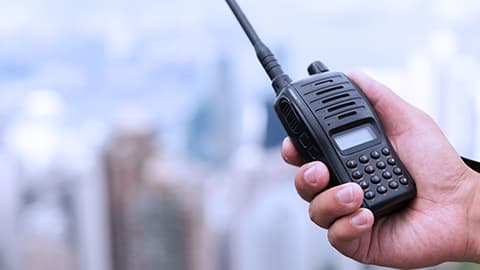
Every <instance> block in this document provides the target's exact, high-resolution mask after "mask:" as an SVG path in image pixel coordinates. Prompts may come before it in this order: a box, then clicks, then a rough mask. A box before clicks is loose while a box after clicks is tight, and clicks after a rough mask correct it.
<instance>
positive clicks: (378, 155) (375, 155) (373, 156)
mask: <svg viewBox="0 0 480 270" xmlns="http://www.w3.org/2000/svg"><path fill="white" fill-rule="evenodd" d="M370 156H371V157H372V158H374V159H378V158H380V153H379V152H378V151H373V152H372V153H370Z"/></svg>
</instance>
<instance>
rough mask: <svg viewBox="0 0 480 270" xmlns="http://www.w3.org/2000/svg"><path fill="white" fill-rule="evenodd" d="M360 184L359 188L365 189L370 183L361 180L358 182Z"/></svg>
mask: <svg viewBox="0 0 480 270" xmlns="http://www.w3.org/2000/svg"><path fill="white" fill-rule="evenodd" d="M358 184H359V185H360V187H361V188H363V189H367V188H368V186H370V184H369V183H368V182H367V181H362V182H360V183H358Z"/></svg>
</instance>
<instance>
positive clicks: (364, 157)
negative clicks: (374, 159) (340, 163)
mask: <svg viewBox="0 0 480 270" xmlns="http://www.w3.org/2000/svg"><path fill="white" fill-rule="evenodd" d="M358 160H359V161H360V162H361V163H367V162H368V160H369V159H368V157H367V156H365V155H363V156H360V157H359V158H358Z"/></svg>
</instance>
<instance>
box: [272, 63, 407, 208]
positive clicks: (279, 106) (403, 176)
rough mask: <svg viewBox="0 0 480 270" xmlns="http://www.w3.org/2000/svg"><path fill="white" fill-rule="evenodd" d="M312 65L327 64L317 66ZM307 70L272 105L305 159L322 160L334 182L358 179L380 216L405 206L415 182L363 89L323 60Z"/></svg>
mask: <svg viewBox="0 0 480 270" xmlns="http://www.w3.org/2000/svg"><path fill="white" fill-rule="evenodd" d="M313 66H321V67H323V68H321V69H316V70H317V71H318V72H314V71H312V70H315V68H312V67H313ZM309 71H311V72H310V74H311V76H310V77H309V78H307V79H304V80H301V81H297V82H294V83H291V84H290V85H288V86H286V87H284V89H283V90H281V91H280V93H279V95H278V96H277V98H276V101H275V105H274V106H275V111H276V112H277V115H278V117H279V119H280V121H281V122H282V125H283V127H284V128H285V130H286V131H287V134H288V135H289V136H290V138H291V140H292V142H293V144H294V146H295V148H296V149H297V151H298V152H299V153H300V154H301V156H302V158H303V160H304V161H305V162H310V161H314V160H320V161H323V162H324V163H325V164H326V165H327V166H328V168H329V171H330V182H329V183H330V186H336V185H340V184H344V183H348V182H354V183H357V184H359V185H360V187H362V189H363V190H364V202H363V205H362V206H363V207H366V208H369V209H371V210H372V212H373V213H374V214H375V216H376V217H381V216H384V215H386V214H388V213H391V212H393V211H395V210H397V209H399V208H401V207H403V206H404V205H405V204H406V203H408V202H409V201H410V200H411V199H412V198H413V197H415V195H416V188H415V182H414V180H413V179H412V177H411V176H410V174H409V173H408V171H407V169H406V168H405V166H404V165H403V163H402V162H401V160H400V159H399V158H398V156H397V154H396V153H395V151H394V149H393V147H392V145H391V143H390V141H389V140H388V138H387V137H386V135H385V133H384V132H383V127H382V125H381V122H380V120H379V119H378V116H377V115H376V113H375V111H374V109H373V108H372V106H371V105H370V103H369V102H368V100H367V98H366V97H365V95H364V94H363V93H362V91H360V90H359V89H358V87H357V86H356V85H355V84H354V83H353V82H352V81H351V80H350V79H349V78H348V77H347V76H346V75H344V74H343V73H339V72H329V71H327V70H326V69H325V68H324V66H323V65H322V64H321V63H319V62H315V63H313V64H312V65H311V66H310V68H309Z"/></svg>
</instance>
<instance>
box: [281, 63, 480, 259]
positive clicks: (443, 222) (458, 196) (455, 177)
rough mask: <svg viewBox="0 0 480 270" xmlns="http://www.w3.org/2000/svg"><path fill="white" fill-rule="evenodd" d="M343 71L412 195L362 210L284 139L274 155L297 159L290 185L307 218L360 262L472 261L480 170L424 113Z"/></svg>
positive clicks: (477, 242)
mask: <svg viewBox="0 0 480 270" xmlns="http://www.w3.org/2000/svg"><path fill="white" fill-rule="evenodd" d="M349 77H350V78H351V79H352V80H353V81H354V82H355V83H356V84H357V85H358V86H359V87H360V88H361V89H362V91H363V92H364V93H365V95H366V96H367V98H368V99H369V100H370V102H371V103H372V105H373V107H374V109H375V110H376V112H377V114H378V116H379V117H380V119H381V121H382V123H383V126H384V129H385V132H386V134H387V136H388V138H389V139H390V141H391V142H392V144H393V146H394V148H395V151H396V152H397V154H398V155H399V157H400V159H401V160H402V161H403V163H404V165H405V166H406V167H407V169H408V170H409V172H410V174H411V175H412V177H413V178H414V179H415V181H416V183H417V191H418V194H417V197H416V198H415V199H414V200H413V201H412V203H411V204H410V205H409V206H407V207H406V208H405V209H403V210H402V211H400V212H397V213H395V214H392V215H390V216H387V217H384V218H381V219H379V220H375V221H374V217H373V214H372V213H371V211H370V210H368V209H363V208H360V205H361V203H362V199H363V191H362V189H361V188H360V186H358V185H357V184H355V183H348V184H344V185H341V186H336V187H333V188H330V189H326V187H327V184H328V180H329V172H328V169H327V168H326V166H325V165H324V164H323V163H321V162H318V161H316V162H311V163H308V164H303V163H302V161H301V158H300V156H299V154H298V153H297V151H296V150H295V148H294V147H293V145H292V143H291V141H290V139H289V138H286V139H285V141H284V143H283V146H282V155H283V157H284V159H285V161H287V162H288V163H290V164H293V165H297V166H300V168H299V169H298V171H297V174H296V176H295V186H296V189H297V191H298V193H299V195H300V196H301V197H302V198H303V199H304V200H306V201H307V202H310V207H309V214H310V218H311V219H312V221H313V222H315V223H316V224H317V225H318V226H320V227H322V228H325V229H328V239H329V241H330V243H331V244H332V245H333V246H334V247H335V248H336V249H337V250H338V251H340V252H341V253H343V254H344V255H346V256H348V257H350V258H353V259H355V260H357V261H359V262H362V263H366V264H376V265H382V266H389V267H397V268H416V267H426V266H432V265H436V264H439V263H442V262H446V261H470V262H480V233H479V232H478V230H479V228H480V192H479V191H480V190H479V189H480V187H479V186H480V185H479V183H480V175H479V174H478V173H476V172H474V171H473V170H471V169H470V168H468V167H467V166H466V165H465V164H464V163H463V162H462V160H461V159H460V157H459V155H458V154H457V152H456V151H455V149H454V148H453V147H452V146H451V145H450V143H449V142H448V140H447V139H446V137H445V136H444V134H443V133H442V132H441V130H440V129H439V128H438V126H437V125H436V124H435V122H434V121H433V120H432V119H431V118H430V117H429V116H428V115H427V114H425V113H424V112H422V111H420V110H419V109H417V108H415V107H413V106H411V105H410V104H408V103H406V102H405V101H403V100H402V99H401V98H399V97H398V96H397V95H396V94H395V93H394V92H392V91H391V90H390V89H388V88H387V87H386V86H384V85H382V84H380V83H378V82H376V81H375V80H373V79H371V78H370V77H368V76H367V75H365V74H363V73H360V72H353V73H351V74H349ZM476 231H477V233H476Z"/></svg>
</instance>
